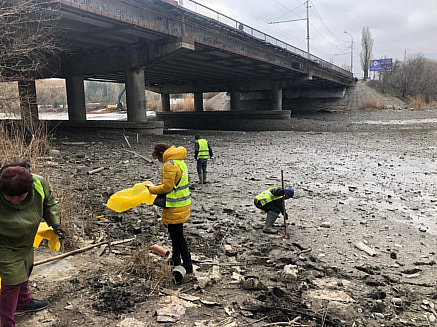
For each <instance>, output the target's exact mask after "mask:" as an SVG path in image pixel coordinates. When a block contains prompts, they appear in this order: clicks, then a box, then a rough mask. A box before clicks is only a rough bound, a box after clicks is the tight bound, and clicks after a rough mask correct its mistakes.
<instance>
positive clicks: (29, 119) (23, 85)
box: [18, 81, 39, 127]
mask: <svg viewBox="0 0 437 327" xmlns="http://www.w3.org/2000/svg"><path fill="white" fill-rule="evenodd" d="M18 94H19V97H20V111H21V120H22V121H23V123H24V124H25V126H29V127H32V126H33V124H34V123H36V122H37V121H38V119H39V118H38V101H37V98H36V86H35V81H19V82H18Z"/></svg>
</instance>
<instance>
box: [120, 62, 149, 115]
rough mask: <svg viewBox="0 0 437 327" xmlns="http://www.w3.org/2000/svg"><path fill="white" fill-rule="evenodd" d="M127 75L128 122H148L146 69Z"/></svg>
mask: <svg viewBox="0 0 437 327" xmlns="http://www.w3.org/2000/svg"><path fill="white" fill-rule="evenodd" d="M125 75H126V83H125V84H126V102H127V120H128V121H146V120H147V116H146V94H145V92H146V89H145V84H144V69H143V68H140V69H137V70H128V71H126V73H125Z"/></svg>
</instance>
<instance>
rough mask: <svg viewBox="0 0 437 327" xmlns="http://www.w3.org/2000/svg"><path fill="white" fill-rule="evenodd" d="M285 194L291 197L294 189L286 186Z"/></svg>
mask: <svg viewBox="0 0 437 327" xmlns="http://www.w3.org/2000/svg"><path fill="white" fill-rule="evenodd" d="M285 195H286V196H288V197H289V198H292V197H293V196H294V189H293V188H292V187H287V188H286V189H285Z"/></svg>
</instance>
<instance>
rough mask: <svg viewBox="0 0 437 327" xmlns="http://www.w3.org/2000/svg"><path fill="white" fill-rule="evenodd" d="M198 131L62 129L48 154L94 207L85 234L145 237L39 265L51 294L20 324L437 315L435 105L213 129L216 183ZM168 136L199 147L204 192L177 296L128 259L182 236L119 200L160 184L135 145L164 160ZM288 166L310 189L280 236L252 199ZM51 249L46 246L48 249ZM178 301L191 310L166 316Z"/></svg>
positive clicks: (368, 321) (293, 205)
mask: <svg viewBox="0 0 437 327" xmlns="http://www.w3.org/2000/svg"><path fill="white" fill-rule="evenodd" d="M195 133H196V132H193V131H172V132H171V133H170V134H166V135H164V136H149V135H137V134H135V133H128V134H126V133H125V135H126V136H127V137H128V138H129V140H130V144H131V146H132V147H131V148H127V143H126V142H125V140H124V138H123V132H121V131H120V132H102V131H100V132H94V133H92V132H88V133H86V134H82V135H71V134H67V133H62V132H60V133H58V134H57V135H56V137H55V139H54V140H53V148H54V149H57V150H59V151H60V154H59V155H58V156H54V157H53V158H50V159H48V161H47V165H48V166H50V167H51V168H52V170H53V174H54V177H53V178H57V179H58V180H59V181H62V183H64V184H65V187H68V188H71V190H72V191H73V192H77V193H79V194H81V195H82V197H83V198H84V199H85V200H86V203H87V206H88V207H89V209H90V210H91V211H92V212H93V214H92V216H91V217H90V218H89V220H88V223H87V228H84V233H83V237H84V238H85V239H87V238H90V237H95V238H98V237H99V235H100V236H103V237H104V238H106V237H110V238H112V239H126V238H129V237H136V238H137V241H135V242H131V243H127V244H124V245H120V246H114V247H113V248H112V253H110V254H108V251H106V252H105V253H104V254H103V255H99V254H100V252H99V251H100V249H95V250H91V251H88V252H85V253H83V254H79V255H76V256H72V257H69V258H67V259H64V260H60V261H57V262H56V263H54V264H53V263H52V264H45V265H41V266H38V267H36V269H35V272H34V274H33V276H32V278H31V284H32V285H33V287H32V292H33V294H34V296H35V297H36V298H41V297H46V298H47V299H48V300H49V301H50V302H51V305H50V307H49V309H47V310H44V311H41V312H39V313H37V314H29V315H27V316H23V317H20V318H18V319H19V320H18V325H17V326H21V327H23V326H78V325H82V326H97V325H101V326H228V327H229V326H437V325H436V324H437V323H436V322H435V321H436V319H437V315H436V313H435V309H434V308H433V305H434V303H437V291H436V286H437V285H436V284H437V283H436V279H435V276H436V266H435V264H436V261H437V258H436V249H437V241H436V235H437V220H436V218H437V214H436V208H437V194H436V192H437V164H436V160H437V110H420V111H412V110H382V111H381V110H379V111H375V110H364V111H335V112H319V113H314V114H312V115H303V116H296V117H293V118H292V122H291V128H290V131H286V132H262V133H260V132H258V133H256V132H212V131H208V132H207V131H205V132H201V135H202V136H204V137H205V138H206V139H208V141H209V142H210V144H211V146H212V147H213V150H214V154H215V155H214V157H215V160H214V161H213V162H210V163H209V166H208V170H209V175H208V177H209V183H208V184H205V185H199V184H198V183H197V174H196V171H195V161H194V160H193V152H194V134H195ZM76 142H79V143H76ZM82 142H83V143H82ZM157 142H167V143H170V144H175V145H178V146H185V147H186V148H187V149H188V158H187V164H188V166H189V171H190V181H191V192H192V198H193V204H192V216H191V218H190V220H189V222H188V223H187V224H186V238H187V240H188V243H189V248H190V250H191V252H192V254H193V257H194V259H196V262H197V264H196V267H195V268H196V271H195V273H194V275H193V276H192V277H190V278H187V279H186V280H185V282H184V283H183V284H181V285H170V286H169V287H168V288H169V289H171V290H172V291H175V292H179V293H178V295H179V296H177V297H176V296H173V297H170V298H169V297H168V295H169V294H170V292H169V291H168V290H163V289H162V288H160V287H157V286H155V287H154V288H153V287H151V286H150V283H149V284H148V283H146V282H145V281H144V280H143V279H141V278H137V277H135V276H132V275H129V274H126V273H124V272H122V271H121V270H120V269H119V267H120V265H121V264H122V263H123V262H125V261H126V260H129V256H128V254H129V253H130V251H132V250H133V249H135V248H136V247H137V246H138V244H140V243H142V244H143V245H145V246H151V245H152V244H155V243H157V244H160V245H162V246H164V247H167V248H171V245H170V241H169V238H168V236H167V232H166V227H165V226H164V225H162V224H161V223H160V219H159V217H158V216H157V214H156V212H155V210H154V209H153V207H148V206H146V205H141V206H139V207H137V208H135V209H132V210H130V211H127V212H125V213H122V214H117V213H115V212H112V211H110V210H109V209H107V208H105V203H106V201H107V199H108V197H109V195H110V194H111V193H112V192H113V191H118V190H121V189H124V188H128V187H131V186H133V185H134V184H135V183H138V182H142V181H145V180H151V181H153V182H158V181H159V176H160V167H161V166H160V164H159V163H158V162H153V163H149V162H147V161H145V160H143V159H141V158H139V157H137V156H135V155H134V154H132V153H131V152H127V151H125V150H129V151H134V152H137V153H139V154H141V155H144V156H147V157H150V153H151V151H152V149H153V146H154V144H155V143H157ZM98 167H105V169H104V170H103V171H101V172H100V173H96V174H92V175H88V174H87V172H88V171H90V170H92V169H94V168H98ZM281 170H283V171H284V180H285V184H286V185H287V186H292V187H294V188H295V190H296V194H295V198H293V199H290V200H287V202H286V206H287V212H288V214H289V217H290V218H289V220H288V221H287V232H288V236H289V237H288V238H285V237H284V221H283V219H282V217H280V219H278V220H277V222H276V225H275V227H276V228H277V229H278V231H279V233H278V234H277V235H274V236H271V235H267V234H264V233H263V232H262V226H263V224H264V218H265V216H263V215H262V214H261V213H260V212H259V211H258V210H257V209H256V208H255V207H254V206H253V197H254V196H255V195H256V194H258V193H259V192H261V191H263V190H265V189H266V188H268V187H270V186H273V185H278V186H279V185H280V184H281V179H280V176H281ZM97 215H104V216H105V219H104V220H103V221H98V219H96V216H97ZM359 242H361V244H365V245H367V246H368V247H369V248H370V249H371V250H372V251H374V253H372V252H370V254H372V255H370V254H368V253H366V252H365V251H363V250H360V249H358V248H357V246H358V243H359ZM47 256H51V254H49V253H47V249H45V248H43V249H39V250H38V251H37V259H36V260H39V259H41V258H45V257H47ZM212 260H215V261H214V262H215V263H216V264H215V265H212V264H211V262H212ZM217 263H218V264H217ZM175 294H176V293H175ZM170 305H173V307H172V308H173V309H174V310H173V313H176V315H177V316H178V317H177V318H175V319H176V320H177V321H176V322H173V323H169V322H167V323H166V322H161V323H160V322H158V320H159V317H162V314H161V315H160V314H158V315H156V311H157V309H159V308H167V309H168V308H169V306H170ZM181 313H183V314H181ZM286 322H288V323H286ZM281 323H282V324H281Z"/></svg>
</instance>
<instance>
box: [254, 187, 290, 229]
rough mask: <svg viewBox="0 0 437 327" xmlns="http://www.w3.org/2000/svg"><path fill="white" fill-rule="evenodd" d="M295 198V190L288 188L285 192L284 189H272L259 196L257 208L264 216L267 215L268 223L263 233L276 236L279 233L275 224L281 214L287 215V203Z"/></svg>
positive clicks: (255, 200) (256, 201) (255, 201)
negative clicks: (285, 206) (274, 226)
mask: <svg viewBox="0 0 437 327" xmlns="http://www.w3.org/2000/svg"><path fill="white" fill-rule="evenodd" d="M293 196H294V189H293V188H292V187H287V188H286V189H285V190H284V189H283V188H282V187H274V186H273V187H270V188H269V189H268V190H267V191H264V192H262V193H260V194H258V195H257V196H256V197H255V199H254V204H255V207H257V208H258V209H260V210H261V212H262V213H263V214H265V213H267V217H266V223H265V226H264V228H263V232H264V233H267V234H276V233H277V232H278V231H277V230H276V229H274V228H273V224H274V223H275V221H276V219H277V218H278V216H279V214H280V213H282V215H285V219H287V218H288V217H287V216H286V213H285V208H284V205H285V202H284V199H285V200H287V199H289V198H292V197H293Z"/></svg>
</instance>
